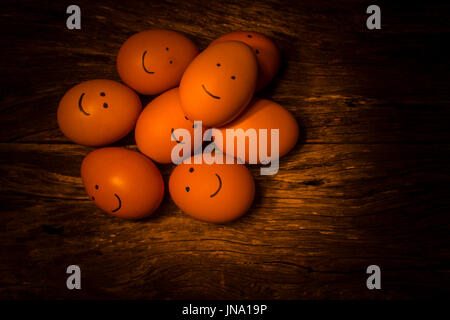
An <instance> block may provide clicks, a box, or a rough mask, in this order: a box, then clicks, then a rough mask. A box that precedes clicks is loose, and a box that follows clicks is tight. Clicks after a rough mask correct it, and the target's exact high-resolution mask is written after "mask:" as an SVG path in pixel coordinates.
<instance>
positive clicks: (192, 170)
mask: <svg viewBox="0 0 450 320" xmlns="http://www.w3.org/2000/svg"><path fill="white" fill-rule="evenodd" d="M189 172H194V168H193V167H190V168H189ZM215 175H216V177H217V179H218V180H219V186H218V188H217V190H216V191H214V193H212V194H211V195H210V196H209V197H210V198H213V197H215V196H216V195H217V194H218V193H219V191H220V190H221V189H222V179H221V178H220V176H219V174H217V173H215ZM189 191H191V188H190V187H186V192H189Z"/></svg>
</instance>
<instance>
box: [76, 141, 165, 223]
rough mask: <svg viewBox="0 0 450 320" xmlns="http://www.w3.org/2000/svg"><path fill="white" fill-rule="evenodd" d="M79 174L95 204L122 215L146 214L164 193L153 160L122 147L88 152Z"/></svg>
mask: <svg viewBox="0 0 450 320" xmlns="http://www.w3.org/2000/svg"><path fill="white" fill-rule="evenodd" d="M81 178H82V180H83V184H84V187H85V189H86V192H87V194H88V195H89V198H90V199H92V200H93V201H94V203H95V205H96V206H97V207H99V208H100V209H102V210H103V211H105V212H106V213H109V214H111V215H113V216H116V217H121V218H125V219H140V218H144V217H146V216H149V215H150V214H152V213H153V212H154V211H155V210H156V209H157V208H158V207H159V205H160V203H161V201H162V199H163V196H164V181H163V178H162V176H161V173H160V172H159V170H158V168H157V167H156V166H155V164H154V163H153V162H152V161H151V160H150V159H148V158H147V157H146V156H144V155H142V154H141V153H139V152H136V151H132V150H129V149H125V148H118V147H109V148H101V149H97V150H94V151H92V152H90V153H89V154H88V155H87V156H86V157H85V158H84V159H83V162H82V164H81Z"/></svg>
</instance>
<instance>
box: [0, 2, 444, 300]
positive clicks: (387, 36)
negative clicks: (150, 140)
mask: <svg viewBox="0 0 450 320" xmlns="http://www.w3.org/2000/svg"><path fill="white" fill-rule="evenodd" d="M302 2H303V3H300V2H298V1H291V2H290V1H282V0H279V1H278V0H274V1H265V2H259V3H254V2H253V1H247V0H241V1H238V2H234V3H226V4H225V3H223V2H222V1H214V0H208V1H180V2H179V3H178V2H175V1H170V2H169V1H167V2H159V1H158V2H154V1H142V2H138V1H121V2H118V3H117V4H111V3H109V4H106V3H105V4H99V3H94V2H93V1H77V4H78V5H79V6H80V7H81V12H82V29H81V30H67V29H66V27H65V20H66V18H67V15H66V14H65V10H66V7H67V5H68V3H67V4H63V3H61V4H57V3H55V2H54V3H46V2H41V3H38V2H34V1H33V2H32V3H31V2H27V3H25V2H23V3H17V2H12V1H11V2H10V3H3V2H2V10H1V13H0V33H1V38H2V50H1V52H0V70H1V75H2V77H1V80H0V81H1V83H0V84H1V85H0V90H1V91H0V102H1V109H0V139H1V140H0V141H1V143H0V155H1V156H0V191H1V192H0V197H1V198H0V201H1V215H0V243H1V245H0V248H1V255H0V298H2V299H19V298H33V299H36V298H38V299H41V298H46V299H48V298H57V299H60V298H65V299H104V298H116V299H134V298H144V299H173V298H176V299H182V298H200V299H203V298H207V299H217V298H219V299H222V298H226V299H259V298H262V299H415V298H429V297H444V296H446V297H448V296H449V289H448V288H449V285H450V276H449V271H450V249H449V242H450V241H449V231H450V230H449V229H450V228H449V225H450V224H449V222H450V216H449V210H450V196H449V195H450V166H449V160H450V130H449V127H450V109H449V98H450V94H449V83H450V81H449V74H450V72H449V71H450V70H449V69H450V68H449V65H450V64H449V62H448V57H449V56H450V55H449V52H448V50H447V49H446V48H445V45H446V44H447V43H446V42H448V41H446V40H445V39H446V37H448V35H449V32H450V28H449V23H448V21H449V20H448V17H447V13H448V12H449V10H450V6H437V5H436V6H433V5H425V4H423V5H421V6H415V5H412V4H409V5H408V6H407V7H406V6H401V5H397V6H396V7H394V6H393V5H392V4H387V3H383V2H379V3H377V4H379V5H380V7H381V11H382V29H381V30H373V31H370V30H368V29H367V28H366V26H365V22H366V18H367V16H368V15H367V14H366V13H365V11H366V8H367V6H368V5H369V4H372V3H368V2H366V3H364V2H358V1H330V2H318V3H317V2H315V1H302ZM391 2H392V1H391ZM125 3H126V4H125ZM151 28H167V29H173V30H176V31H179V32H182V33H183V34H185V35H187V36H188V37H190V38H191V39H192V40H194V41H195V42H196V43H197V44H198V45H199V47H200V48H202V49H203V48H205V47H206V46H207V45H208V43H209V42H210V41H212V40H213V39H214V38H216V37H218V36H220V35H222V34H224V33H226V32H228V31H233V30H241V29H244V30H245V29H247V30H253V31H259V32H262V33H265V34H267V35H268V36H270V37H272V38H273V39H274V40H275V41H276V43H277V45H278V46H279V47H280V48H281V50H282V53H283V66H282V69H281V71H280V73H279V74H278V76H277V79H276V80H275V81H274V82H273V84H272V85H271V86H270V87H269V88H267V89H266V90H264V91H263V92H261V93H260V94H259V95H260V96H263V97H266V98H269V99H272V100H274V101H276V102H278V103H280V104H282V105H283V106H285V107H286V108H288V109H289V110H290V111H291V112H293V114H294V115H295V117H296V118H297V120H298V122H299V124H300V126H301V131H302V134H301V139H300V140H299V143H298V145H297V146H296V147H295V149H294V150H293V151H292V152H291V153H290V154H289V155H287V156H286V157H284V158H282V159H281V166H280V170H279V173H278V174H277V175H276V176H260V175H259V169H258V168H257V167H252V168H251V171H252V173H253V175H254V178H255V180H256V186H257V196H256V199H255V202H254V205H253V207H252V208H251V210H250V211H249V212H248V214H247V215H245V216H244V217H243V218H241V219H239V220H238V221H236V222H234V223H231V224H226V225H213V224H208V223H203V222H200V221H196V220H193V219H191V218H189V217H188V216H186V215H184V214H183V213H182V212H181V211H180V210H179V209H178V208H177V207H176V206H175V205H174V203H173V202H172V200H171V199H170V197H169V196H168V194H166V196H165V199H164V202H163V204H162V206H161V208H160V209H159V210H158V211H157V212H156V214H155V215H154V216H152V217H151V218H148V219H146V220H143V221H139V222H131V221H124V220H120V219H117V218H114V217H112V216H109V215H107V214H104V213H102V212H101V211H100V210H99V209H97V208H96V207H95V206H94V204H93V203H92V202H91V201H90V200H89V199H88V197H87V195H86V194H85V192H84V189H83V185H82V182H81V178H80V173H79V168H80V164H81V161H82V159H83V157H84V156H85V155H86V154H87V153H88V152H89V151H90V150H92V148H87V147H82V146H78V145H75V144H73V143H71V142H70V141H69V140H67V139H66V138H65V137H64V136H63V135H62V134H61V132H60V131H59V129H58V127H57V123H56V109H57V105H58V101H59V99H60V98H61V97H62V95H63V94H64V92H65V91H66V90H68V89H69V88H70V87H72V86H73V85H75V84H76V83H79V82H80V81H84V80H88V79H94V78H108V79H115V80H119V78H118V75H117V72H116V68H115V58H116V54H117V51H118V49H119V47H120V45H121V44H122V43H123V42H124V41H125V40H126V39H127V38H128V37H129V36H131V35H132V34H134V33H136V32H139V31H141V30H144V29H151ZM142 99H143V102H144V103H146V102H147V101H149V99H150V98H149V97H142ZM116 145H124V146H128V147H131V148H135V146H134V140H133V136H132V135H131V136H129V137H127V138H125V139H124V140H122V141H120V142H119V143H117V144H116ZM159 168H160V169H161V171H162V173H163V175H164V178H165V181H166V182H167V181H168V177H169V175H170V172H171V170H172V168H173V166H171V165H159ZM71 264H76V265H79V266H80V267H81V270H82V290H78V291H77V290H72V291H70V290H67V289H66V277H67V275H66V273H65V271H66V268H67V266H68V265H71ZM371 264H376V265H379V266H380V268H381V272H382V289H381V290H368V289H367V288H366V284H365V283H366V278H367V275H366V273H365V271H366V268H367V266H369V265H371Z"/></svg>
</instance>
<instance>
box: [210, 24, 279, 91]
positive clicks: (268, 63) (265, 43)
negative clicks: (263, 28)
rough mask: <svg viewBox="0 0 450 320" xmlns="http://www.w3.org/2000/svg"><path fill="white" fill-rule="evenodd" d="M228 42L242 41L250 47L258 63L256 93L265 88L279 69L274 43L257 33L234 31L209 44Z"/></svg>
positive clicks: (277, 53)
mask: <svg viewBox="0 0 450 320" xmlns="http://www.w3.org/2000/svg"><path fill="white" fill-rule="evenodd" d="M229 40H236V41H242V42H244V43H245V44H247V45H249V46H250V47H252V49H253V50H254V52H255V54H256V59H257V61H258V82H257V84H256V91H259V90H261V89H262V88H264V87H265V86H267V84H268V83H269V82H270V81H271V80H272V79H273V77H274V76H275V74H276V73H277V71H278V69H279V67H280V61H281V58H280V57H281V55H280V51H279V50H278V48H277V46H276V45H275V43H274V42H273V41H272V40H271V39H270V38H268V37H267V36H265V35H263V34H262V33H259V32H254V31H235V32H230V33H227V34H225V35H223V36H221V37H219V38H217V39H216V40H214V41H213V42H211V44H210V46H212V45H215V44H217V43H220V42H223V41H229Z"/></svg>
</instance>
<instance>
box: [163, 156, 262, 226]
mask: <svg viewBox="0 0 450 320" xmlns="http://www.w3.org/2000/svg"><path fill="white" fill-rule="evenodd" d="M201 156H202V155H201V154H199V155H195V156H193V157H192V158H191V159H190V162H191V163H187V161H185V162H183V163H182V164H180V165H178V166H177V167H175V169H174V170H173V172H172V174H171V175H170V179H169V192H170V195H171V197H172V199H173V201H174V202H175V204H176V205H177V206H178V207H179V208H180V209H181V210H182V211H183V212H185V213H186V214H188V215H190V216H192V217H194V218H197V219H200V220H203V221H208V222H215V223H224V222H228V221H232V220H234V219H237V218H238V217H240V216H242V215H243V214H244V213H245V212H247V210H248V209H249V208H250V206H251V203H252V202H253V198H254V194H255V184H254V181H253V178H252V176H251V174H250V172H249V171H248V169H247V168H246V167H245V166H244V165H241V164H236V163H234V164H225V162H226V159H224V163H223V164H206V163H203V164H195V163H194V161H195V160H194V159H195V158H196V157H201Z"/></svg>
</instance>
